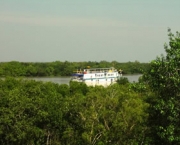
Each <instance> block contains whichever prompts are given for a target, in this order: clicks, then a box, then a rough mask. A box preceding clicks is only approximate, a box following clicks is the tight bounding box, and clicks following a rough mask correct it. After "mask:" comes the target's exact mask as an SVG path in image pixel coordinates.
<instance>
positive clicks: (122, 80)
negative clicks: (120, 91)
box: [117, 77, 129, 85]
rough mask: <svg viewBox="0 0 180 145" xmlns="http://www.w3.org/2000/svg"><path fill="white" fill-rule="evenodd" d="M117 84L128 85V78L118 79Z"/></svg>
mask: <svg viewBox="0 0 180 145" xmlns="http://www.w3.org/2000/svg"><path fill="white" fill-rule="evenodd" d="M117 83H118V84H121V85H125V84H128V83H129V80H128V78H126V77H120V78H119V79H118V80H117Z"/></svg>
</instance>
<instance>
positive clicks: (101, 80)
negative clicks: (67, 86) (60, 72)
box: [71, 67, 122, 87]
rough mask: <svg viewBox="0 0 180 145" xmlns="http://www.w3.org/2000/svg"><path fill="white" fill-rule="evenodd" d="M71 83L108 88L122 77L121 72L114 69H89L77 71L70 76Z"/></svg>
mask: <svg viewBox="0 0 180 145" xmlns="http://www.w3.org/2000/svg"><path fill="white" fill-rule="evenodd" d="M72 76H73V77H72V79H71V80H72V81H77V82H84V83H85V84H86V85H87V86H96V85H102V86H105V87H106V86H109V85H110V84H114V83H116V81H117V80H118V79H119V78H120V77H121V76H122V70H119V71H117V70H116V69H115V68H113V67H111V68H89V69H84V70H83V71H81V70H80V71H77V72H76V73H74V74H73V75H72Z"/></svg>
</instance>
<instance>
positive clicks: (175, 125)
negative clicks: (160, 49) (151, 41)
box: [143, 29, 180, 144]
mask: <svg viewBox="0 0 180 145" xmlns="http://www.w3.org/2000/svg"><path fill="white" fill-rule="evenodd" d="M168 36H169V45H167V44H165V46H164V49H165V52H166V55H165V56H163V55H161V56H160V57H157V58H156V59H155V60H153V61H152V62H151V63H150V68H149V70H148V71H147V72H146V73H145V74H144V76H143V78H144V80H146V82H147V83H148V84H149V86H150V87H151V90H152V91H153V92H154V99H151V101H150V104H151V107H150V113H149V114H150V118H149V123H150V125H151V126H152V128H151V131H152V132H151V133H152V136H151V137H152V141H153V144H180V88H179V86H180V78H179V69H180V33H179V32H176V35H174V34H173V33H172V32H171V29H168Z"/></svg>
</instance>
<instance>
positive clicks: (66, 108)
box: [0, 77, 148, 145]
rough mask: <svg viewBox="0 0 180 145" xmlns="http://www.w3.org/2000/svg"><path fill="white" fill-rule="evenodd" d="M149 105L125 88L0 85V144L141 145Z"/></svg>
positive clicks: (6, 82) (21, 82)
mask: <svg viewBox="0 0 180 145" xmlns="http://www.w3.org/2000/svg"><path fill="white" fill-rule="evenodd" d="M147 108H148V104H147V103H145V102H144V99H143V98H142V96H140V95H139V93H136V92H134V91H129V88H128V87H127V85H119V84H114V85H111V86H109V87H107V88H104V87H102V86H96V87H87V86H86V85H85V84H83V83H77V82H71V83H70V86H68V85H58V84H53V83H50V82H47V83H44V82H37V81H34V80H24V79H15V78H11V77H9V78H5V79H3V80H2V79H1V80H0V116H1V118H0V144H2V145H7V144H17V145H21V144H32V145H35V144H36V145H41V144H46V145H50V144H52V145H65V144H78V145H84V144H87V145H88V144H89V145H90V144H91V145H92V144H94V145H95V144H98V145H100V144H105V145H111V144H114V145H116V144H117V145H119V144H122V145H123V144H124V145H126V144H141V143H142V142H145V141H146V132H147V126H146V119H147V117H148V114H147V112H146V110H147Z"/></svg>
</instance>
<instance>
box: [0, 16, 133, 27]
mask: <svg viewBox="0 0 180 145" xmlns="http://www.w3.org/2000/svg"><path fill="white" fill-rule="evenodd" d="M0 22H4V23H12V24H23V25H35V26H57V27H58V26H77V27H109V26H110V27H128V26H130V25H129V23H127V22H123V21H118V20H113V19H99V18H83V17H54V16H26V15H14V14H11V15H10V14H1V15H0Z"/></svg>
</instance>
